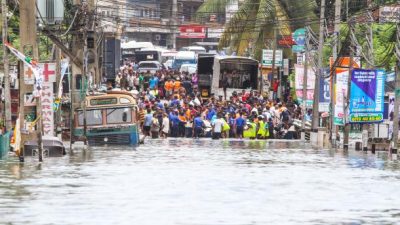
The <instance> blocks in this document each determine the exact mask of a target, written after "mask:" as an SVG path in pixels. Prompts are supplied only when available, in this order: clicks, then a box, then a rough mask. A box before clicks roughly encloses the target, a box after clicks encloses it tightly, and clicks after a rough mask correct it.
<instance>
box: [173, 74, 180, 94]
mask: <svg viewBox="0 0 400 225" xmlns="http://www.w3.org/2000/svg"><path fill="white" fill-rule="evenodd" d="M179 88H181V81H180V79H179V77H178V78H177V79H176V81H175V83H174V92H175V93H177V92H179Z"/></svg>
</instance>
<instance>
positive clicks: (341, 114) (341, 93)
mask: <svg viewBox="0 0 400 225" xmlns="http://www.w3.org/2000/svg"><path fill="white" fill-rule="evenodd" d="M348 79H349V71H348V70H347V69H336V86H335V88H334V90H335V115H334V123H335V125H341V126H343V125H344V124H345V121H344V118H345V110H344V109H345V99H346V98H347V82H348Z"/></svg>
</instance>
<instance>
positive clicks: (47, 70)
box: [43, 63, 56, 82]
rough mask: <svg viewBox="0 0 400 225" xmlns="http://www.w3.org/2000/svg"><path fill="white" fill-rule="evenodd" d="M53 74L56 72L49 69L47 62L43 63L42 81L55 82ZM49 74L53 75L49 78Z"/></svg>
mask: <svg viewBox="0 0 400 225" xmlns="http://www.w3.org/2000/svg"><path fill="white" fill-rule="evenodd" d="M53 65H54V64H53ZM55 74H56V71H55V70H51V69H49V63H45V64H44V69H43V76H44V82H55V76H54V75H55ZM51 75H53V76H52V77H51V79H49V77H50V76H51ZM53 77H54V78H53Z"/></svg>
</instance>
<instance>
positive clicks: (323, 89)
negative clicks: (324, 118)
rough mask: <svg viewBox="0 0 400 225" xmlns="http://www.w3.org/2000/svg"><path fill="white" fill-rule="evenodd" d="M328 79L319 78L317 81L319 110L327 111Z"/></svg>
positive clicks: (328, 102)
mask: <svg viewBox="0 0 400 225" xmlns="http://www.w3.org/2000/svg"><path fill="white" fill-rule="evenodd" d="M329 82H330V80H329V78H327V79H320V83H319V105H318V109H319V110H318V111H319V112H329V111H330V110H329V104H330V102H331V90H330V83H329Z"/></svg>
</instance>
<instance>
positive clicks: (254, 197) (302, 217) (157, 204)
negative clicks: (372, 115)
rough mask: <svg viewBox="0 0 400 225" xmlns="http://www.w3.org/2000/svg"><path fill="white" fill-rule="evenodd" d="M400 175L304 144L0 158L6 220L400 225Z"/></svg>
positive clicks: (206, 144)
mask: <svg viewBox="0 0 400 225" xmlns="http://www.w3.org/2000/svg"><path fill="white" fill-rule="evenodd" d="M399 172H400V164H399V162H398V161H396V160H388V159H387V156H386V153H379V154H376V155H372V154H371V153H368V154H366V153H363V152H354V151H350V152H348V153H344V152H341V151H334V150H316V149H311V148H310V147H309V146H308V144H304V143H302V142H298V141H295V142H264V141H239V140H233V141H229V140H220V141H213V140H209V139H200V140H192V139H169V140H149V141H147V142H146V144H145V145H142V146H140V147H137V148H134V147H126V146H123V147H122V146H120V147H118V146H117V147H115V146H108V147H96V148H91V149H90V150H88V151H86V152H83V151H77V152H75V154H74V155H67V156H65V157H63V158H51V159H50V158H47V159H45V161H44V163H42V164H39V163H38V162H37V159H29V158H27V160H26V162H25V163H24V164H23V165H22V164H19V163H18V162H17V161H16V160H15V159H13V158H11V159H9V160H8V161H5V162H4V161H3V162H0V224H10V225H11V224H13V225H14V224H73V225H78V224H85V225H87V224H95V225H102V224H107V225H109V224H134V225H156V224H157V225H164V224H165V225H169V224H171V225H175V224H176V225H255V224H263V225H264V224H278V225H280V224H351V225H355V224H400V173H399Z"/></svg>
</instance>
